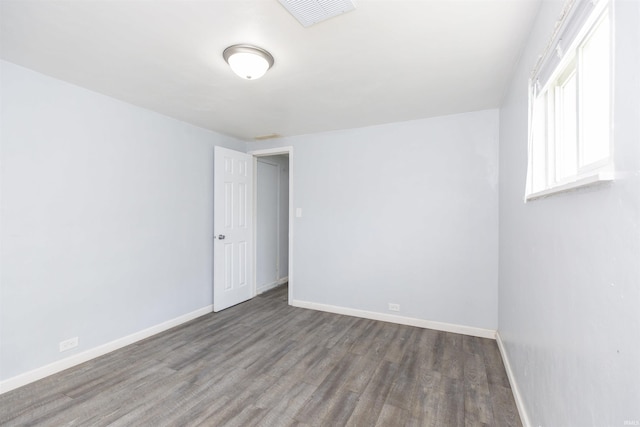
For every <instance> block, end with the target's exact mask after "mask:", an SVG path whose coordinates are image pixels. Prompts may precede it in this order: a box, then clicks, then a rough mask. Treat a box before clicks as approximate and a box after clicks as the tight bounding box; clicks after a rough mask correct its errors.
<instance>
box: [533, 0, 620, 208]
mask: <svg viewBox="0 0 640 427" xmlns="http://www.w3.org/2000/svg"><path fill="white" fill-rule="evenodd" d="M569 4H570V7H569V8H568V9H566V10H565V11H564V13H563V18H562V20H561V21H560V22H559V23H558V26H557V27H556V28H557V29H558V30H557V31H556V34H555V35H554V37H553V39H552V41H551V43H550V44H549V46H548V48H547V52H546V53H545V54H544V55H543V56H542V57H541V60H540V61H539V62H538V64H537V65H536V68H535V69H534V72H533V75H532V78H531V81H530V87H529V111H530V114H529V165H528V171H527V188H526V194H525V199H526V200H531V199H534V198H537V197H541V196H547V195H549V194H553V193H556V192H559V191H565V190H567V189H571V188H576V187H580V186H584V185H590V184H593V183H595V182H600V181H608V180H611V179H612V176H613V174H612V172H613V161H612V159H613V157H612V148H611V147H612V138H611V116H612V108H611V105H612V102H611V68H612V60H611V51H612V48H611V45H612V43H611V40H612V37H611V23H610V15H611V10H610V9H611V6H610V4H609V2H608V1H607V0H600V1H591V0H576V1H574V2H569Z"/></svg>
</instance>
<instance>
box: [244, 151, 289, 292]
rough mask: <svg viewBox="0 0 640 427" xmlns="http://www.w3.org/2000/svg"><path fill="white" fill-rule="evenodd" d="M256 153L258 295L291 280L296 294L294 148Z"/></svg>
mask: <svg viewBox="0 0 640 427" xmlns="http://www.w3.org/2000/svg"><path fill="white" fill-rule="evenodd" d="M249 154H251V155H253V156H254V171H255V173H254V177H255V185H254V188H255V193H254V194H255V197H254V203H255V204H254V206H255V209H254V212H255V217H254V224H255V229H254V236H255V237H254V242H255V246H254V248H255V257H254V260H255V268H254V275H255V276H254V277H255V280H254V283H255V293H254V295H258V294H261V293H263V292H266V291H268V290H269V289H272V288H274V287H276V286H279V285H282V284H285V283H288V294H289V301H291V300H292V295H293V280H292V279H293V277H292V276H293V274H292V273H293V254H292V252H293V251H292V247H293V245H292V242H293V233H292V231H293V230H292V224H293V221H292V220H293V217H292V215H291V211H292V206H293V203H292V200H293V192H292V182H293V179H292V177H293V171H292V165H293V162H292V157H293V150H292V148H291V147H282V148H277V149H270V150H259V151H253V152H250V153H249Z"/></svg>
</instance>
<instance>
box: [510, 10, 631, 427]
mask: <svg viewBox="0 0 640 427" xmlns="http://www.w3.org/2000/svg"><path fill="white" fill-rule="evenodd" d="M561 6H562V2H560V1H547V2H543V4H542V9H541V12H540V15H539V17H538V20H537V23H536V25H535V27H534V29H533V32H532V34H531V38H530V40H529V44H528V46H527V48H526V50H525V51H524V52H523V56H522V60H521V63H520V64H519V66H518V68H517V70H516V73H515V76H514V79H513V82H512V84H511V89H510V90H509V93H508V95H507V97H506V99H505V102H504V105H503V107H502V108H501V110H500V312H499V333H500V336H501V338H502V340H503V342H504V344H505V349H506V353H507V355H508V360H509V362H510V364H511V367H512V369H513V373H514V376H515V380H516V384H517V386H518V388H519V390H520V392H521V396H522V399H523V402H524V406H525V408H526V410H527V412H528V415H529V418H530V421H531V424H530V425H532V426H544V427H547V426H548V427H551V426H607V425H609V426H622V425H624V421H632V422H633V421H635V422H638V421H640V363H639V362H640V339H639V337H640V315H639V314H640V311H639V307H640V286H639V284H640V232H639V229H640V173H639V172H640V143H639V141H640V124H639V123H640V120H639V117H640V108H639V107H640V54H639V53H640V50H639V49H638V46H640V2H638V1H618V2H616V11H615V16H616V21H615V38H616V46H617V48H616V51H615V105H614V145H615V148H614V150H615V164H616V169H617V179H616V181H615V182H614V183H613V184H610V185H603V186H600V187H594V188H588V189H582V190H577V191H573V192H568V193H563V194H556V195H554V196H552V197H549V198H546V199H540V200H535V201H533V202H530V203H526V204H525V203H523V195H524V189H525V178H526V164H527V79H528V76H529V73H530V71H531V69H532V68H533V66H534V63H535V61H536V59H537V56H538V55H539V54H540V53H542V51H543V49H544V47H545V45H546V43H547V41H548V40H549V37H550V36H551V33H552V31H553V26H554V23H555V20H556V19H557V18H558V16H559V13H560V10H561Z"/></svg>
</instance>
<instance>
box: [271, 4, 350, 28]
mask: <svg viewBox="0 0 640 427" xmlns="http://www.w3.org/2000/svg"><path fill="white" fill-rule="evenodd" d="M278 1H279V2H280V4H282V5H283V6H284V7H285V9H287V10H288V11H289V13H290V14H291V15H293V17H294V18H296V19H297V20H298V22H300V23H301V24H302V26H303V27H309V26H311V25H313V24H317V23H318V22H321V21H324V20H326V19H329V18H333V17H334V16H338V15H341V14H343V13H345V12H349V11H351V10H354V9H355V8H356V6H355V5H354V4H353V2H352V1H351V0H278Z"/></svg>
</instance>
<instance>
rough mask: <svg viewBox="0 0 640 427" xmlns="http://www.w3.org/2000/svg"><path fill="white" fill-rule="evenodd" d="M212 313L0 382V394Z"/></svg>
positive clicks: (182, 319)
mask: <svg viewBox="0 0 640 427" xmlns="http://www.w3.org/2000/svg"><path fill="white" fill-rule="evenodd" d="M212 311H213V306H212V305H209V306H206V307H203V308H201V309H198V310H196V311H192V312H191V313H187V314H184V315H182V316H178V317H176V318H174V319H171V320H167V321H166V322H162V323H160V324H158V325H155V326H152V327H150V328H147V329H144V330H142V331H139V332H135V333H133V334H131V335H127V336H125V337H122V338H118V339H116V340H114V341H111V342H108V343H106V344H103V345H100V346H98V347H94V348H90V349H89V350H86V351H83V352H82V353H78V354H74V355H72V356H69V357H66V358H64V359H62V360H58V361H56V362H53V363H50V364H48V365H45V366H42V367H40V368H37V369H34V370H32V371H29V372H25V373H24V374H20V375H16V376H15V377H12V378H8V379H6V380H4V381H0V394H2V393H6V392H8V391H11V390H13V389H16V388H18V387H22V386H23V385H27V384H29V383H32V382H34V381H37V380H39V379H42V378H44V377H48V376H49V375H53V374H56V373H58V372H61V371H64V370H65V369H69V368H71V367H73V366H76V365H79V364H81V363H84V362H87V361H89V360H91V359H95V358H96V357H99V356H102V355H104V354H107V353H110V352H112V351H114V350H118V349H119V348H122V347H125V346H127V345H129V344H133V343H134V342H137V341H140V340H143V339H145V338H149V337H150V336H152V335H155V334H158V333H160V332H163V331H166V330H167V329H171V328H173V327H175V326H178V325H181V324H183V323H186V322H188V321H190V320H193V319H195V318H197V317H200V316H204V315H205V314H209V313H211V312H212Z"/></svg>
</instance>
